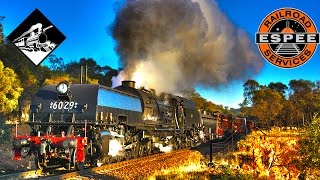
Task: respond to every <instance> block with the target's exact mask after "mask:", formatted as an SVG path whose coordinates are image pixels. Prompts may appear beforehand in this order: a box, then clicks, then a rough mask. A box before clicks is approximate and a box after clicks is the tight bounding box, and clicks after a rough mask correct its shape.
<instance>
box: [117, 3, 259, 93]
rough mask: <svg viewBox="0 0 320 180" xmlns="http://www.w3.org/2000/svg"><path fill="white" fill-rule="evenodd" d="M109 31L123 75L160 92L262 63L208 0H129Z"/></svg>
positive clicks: (224, 80) (225, 77) (215, 81)
mask: <svg viewBox="0 0 320 180" xmlns="http://www.w3.org/2000/svg"><path fill="white" fill-rule="evenodd" d="M112 35H113V37H114V38H115V39H116V41H117V49H116V50H117V53H118V54H119V55H120V59H121V63H122V66H123V67H124V73H123V74H124V75H125V78H126V79H128V80H130V79H131V80H135V81H136V82H137V85H142V86H147V87H151V88H155V89H156V90H157V91H162V92H175V91H178V90H181V89H186V88H191V87H194V86H197V85H202V86H206V87H216V86H219V85H222V84H228V83H229V82H230V81H233V80H242V79H246V78H248V77H249V76H251V75H253V74H255V73H257V72H259V70H260V69H261V67H262V63H263V61H262V60H261V58H259V56H258V55H257V53H256V52H255V51H254V50H253V49H252V46H251V43H250V40H249V38H248V35H247V34H246V33H245V32H244V31H242V30H240V29H238V28H237V27H235V26H234V25H233V24H232V23H230V22H229V20H228V19H227V17H226V16H225V15H224V14H223V13H222V12H221V11H220V10H219V9H218V7H217V5H216V4H215V3H214V2H211V1H205V0H133V1H127V2H126V4H124V6H123V7H122V8H120V9H119V10H118V12H117V15H116V19H115V22H114V25H113V27H112Z"/></svg>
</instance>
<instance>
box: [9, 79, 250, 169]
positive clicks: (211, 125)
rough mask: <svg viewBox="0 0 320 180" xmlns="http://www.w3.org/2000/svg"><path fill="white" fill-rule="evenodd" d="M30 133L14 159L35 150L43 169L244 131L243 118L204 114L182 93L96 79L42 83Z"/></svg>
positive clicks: (16, 144)
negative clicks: (157, 91)
mask: <svg viewBox="0 0 320 180" xmlns="http://www.w3.org/2000/svg"><path fill="white" fill-rule="evenodd" d="M28 124H29V125H30V127H31V129H32V132H31V134H30V135H22V136H17V137H15V138H14V140H13V152H14V157H13V158H14V159H15V160H20V159H21V158H22V157H26V156H28V155H34V161H35V165H36V167H37V168H39V169H43V168H47V167H50V166H53V165H64V166H65V167H66V168H68V169H70V168H75V169H77V170H81V169H83V168H84V166H85V165H86V164H88V165H95V166H100V165H101V164H107V163H111V162H114V161H120V160H123V159H130V158H136V157H140V156H146V155H149V154H151V153H154V152H159V151H162V152H166V151H170V150H174V149H180V148H186V147H192V146H195V145H197V144H199V143H203V142H205V141H206V140H211V139H214V138H219V137H220V138H221V137H222V136H223V135H224V134H227V133H228V132H229V131H245V130H246V127H247V124H246V120H245V119H240V118H235V117H232V116H227V115H223V114H221V113H219V112H215V113H210V114H209V113H204V114H202V113H200V112H199V111H198V110H197V108H196V105H195V103H194V102H192V101H191V100H188V99H186V98H183V97H179V96H174V95H171V94H164V93H162V94H161V95H160V96H156V95H155V93H154V92H153V91H149V90H146V89H144V88H141V89H136V88H135V82H134V81H123V82H122V85H121V86H118V87H116V88H114V89H111V88H108V87H104V86H102V85H98V84H71V85H70V84H68V83H66V82H61V83H59V84H58V85H47V86H44V87H42V88H41V89H40V90H39V91H38V92H37V93H36V94H35V96H34V97H33V99H32V102H31V106H30V120H29V122H28Z"/></svg>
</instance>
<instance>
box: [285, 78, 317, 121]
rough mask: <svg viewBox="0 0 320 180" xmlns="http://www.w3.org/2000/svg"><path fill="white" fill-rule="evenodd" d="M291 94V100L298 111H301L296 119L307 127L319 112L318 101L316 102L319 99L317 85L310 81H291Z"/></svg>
mask: <svg viewBox="0 0 320 180" xmlns="http://www.w3.org/2000/svg"><path fill="white" fill-rule="evenodd" d="M289 92H290V93H289V100H290V101H292V103H293V104H294V105H295V106H296V109H298V110H299V111H301V113H300V114H297V117H296V118H297V119H300V121H302V123H301V124H302V125H305V124H306V123H308V122H310V121H311V119H312V116H313V115H314V113H315V112H317V111H318V110H319V109H317V108H316V106H318V105H317V104H318V101H315V100H317V97H318V93H317V88H316V84H315V83H314V82H312V81H310V80H303V79H300V80H291V81H290V82H289Z"/></svg>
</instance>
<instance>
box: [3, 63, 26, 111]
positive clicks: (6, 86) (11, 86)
mask: <svg viewBox="0 0 320 180" xmlns="http://www.w3.org/2000/svg"><path fill="white" fill-rule="evenodd" d="M0 84H1V87H0V113H4V114H7V113H10V112H12V111H13V110H14V109H15V108H16V107H17V106H18V99H19V97H20V95H21V93H22V90H23V89H22V88H21V83H20V80H19V79H18V77H17V75H16V73H15V72H14V71H13V70H12V69H10V68H8V67H4V65H3V63H2V61H1V60H0Z"/></svg>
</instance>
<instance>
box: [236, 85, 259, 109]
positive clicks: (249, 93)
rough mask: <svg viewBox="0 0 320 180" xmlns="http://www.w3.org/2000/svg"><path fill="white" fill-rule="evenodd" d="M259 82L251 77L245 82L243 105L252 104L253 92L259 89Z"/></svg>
mask: <svg viewBox="0 0 320 180" xmlns="http://www.w3.org/2000/svg"><path fill="white" fill-rule="evenodd" d="M259 86H260V85H259V83H258V82H257V81H255V80H252V79H249V80H247V81H246V82H245V83H244V84H243V97H244V100H243V103H242V104H241V106H242V107H246V106H248V105H251V104H252V97H253V93H254V92H255V91H256V90H258V89H259Z"/></svg>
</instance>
